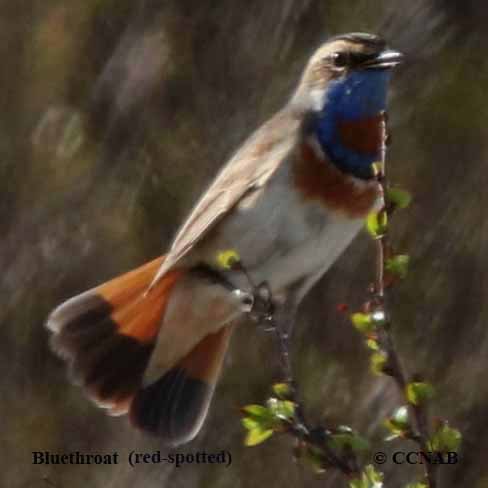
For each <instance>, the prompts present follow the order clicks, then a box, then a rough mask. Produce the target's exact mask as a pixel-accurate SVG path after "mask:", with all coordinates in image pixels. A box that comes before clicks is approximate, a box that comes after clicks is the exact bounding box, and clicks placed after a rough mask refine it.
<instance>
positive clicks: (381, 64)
mask: <svg viewBox="0 0 488 488" xmlns="http://www.w3.org/2000/svg"><path fill="white" fill-rule="evenodd" d="M402 61H403V54H402V53H401V52H398V51H393V50H392V49H386V50H385V51H381V52H380V53H379V54H377V55H376V56H374V57H372V58H370V59H368V60H367V61H365V62H364V63H361V68H365V69H381V68H383V69H384V68H393V67H395V66H397V65H398V64H400V63H401V62H402Z"/></svg>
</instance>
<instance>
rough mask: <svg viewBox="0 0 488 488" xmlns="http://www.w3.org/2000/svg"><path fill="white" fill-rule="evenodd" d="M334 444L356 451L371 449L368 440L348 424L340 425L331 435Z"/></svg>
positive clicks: (338, 447)
mask: <svg viewBox="0 0 488 488" xmlns="http://www.w3.org/2000/svg"><path fill="white" fill-rule="evenodd" d="M331 440H332V446H333V447H334V448H335V449H338V450H344V449H351V450H352V451H354V452H358V451H366V450H367V449H369V444H368V441H367V440H366V439H365V438H364V437H362V436H360V435H359V434H358V433H357V432H354V431H353V430H352V429H351V428H350V427H348V426H345V425H343V426H340V427H338V428H337V432H336V433H334V434H332V435H331Z"/></svg>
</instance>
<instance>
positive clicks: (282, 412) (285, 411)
mask: <svg viewBox="0 0 488 488" xmlns="http://www.w3.org/2000/svg"><path fill="white" fill-rule="evenodd" d="M267 405H268V409H269V411H270V412H271V413H272V414H273V415H274V416H275V417H277V418H278V419H280V420H291V419H292V418H293V417H294V415H295V404H294V403H293V402H292V401H290V400H278V399H277V398H270V399H269V400H268V401H267Z"/></svg>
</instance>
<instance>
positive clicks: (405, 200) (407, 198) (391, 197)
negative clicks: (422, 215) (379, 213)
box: [386, 187, 412, 208]
mask: <svg viewBox="0 0 488 488" xmlns="http://www.w3.org/2000/svg"><path fill="white" fill-rule="evenodd" d="M386 199H387V201H390V202H391V203H393V204H394V205H395V206H396V207H397V208H407V207H408V206H409V205H410V203H411V201H412V195H411V194H410V193H409V192H408V191H407V190H402V189H401V188H395V187H393V188H388V190H387V191H386Z"/></svg>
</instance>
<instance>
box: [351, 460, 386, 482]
mask: <svg viewBox="0 0 488 488" xmlns="http://www.w3.org/2000/svg"><path fill="white" fill-rule="evenodd" d="M349 488H383V473H380V472H379V471H376V469H375V468H374V466H372V465H371V464H368V466H366V468H365V469H364V471H363V472H362V473H361V478H359V479H355V480H351V481H350V482H349Z"/></svg>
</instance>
